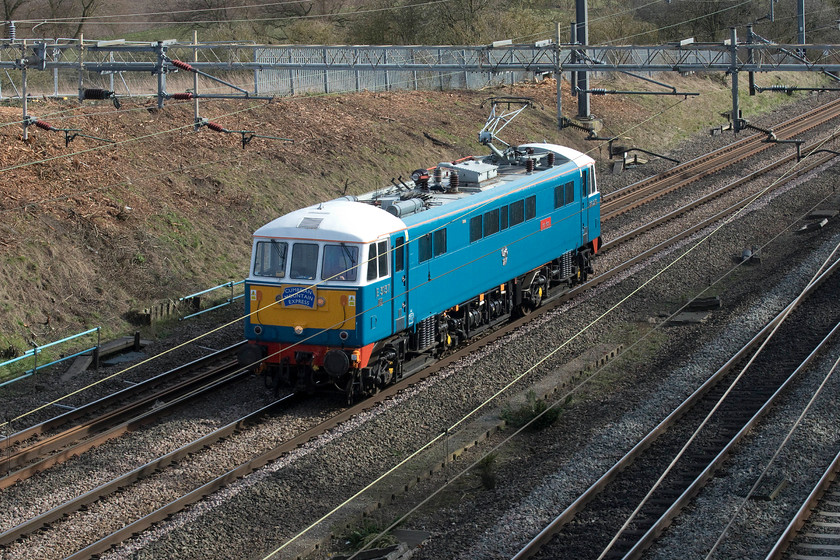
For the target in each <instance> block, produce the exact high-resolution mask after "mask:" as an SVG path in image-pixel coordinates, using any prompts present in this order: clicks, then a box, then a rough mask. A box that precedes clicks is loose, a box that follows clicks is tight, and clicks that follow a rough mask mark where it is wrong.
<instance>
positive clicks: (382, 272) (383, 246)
mask: <svg viewBox="0 0 840 560" xmlns="http://www.w3.org/2000/svg"><path fill="white" fill-rule="evenodd" d="M386 276H388V242H387V241H380V242H379V277H380V278H385V277H386Z"/></svg>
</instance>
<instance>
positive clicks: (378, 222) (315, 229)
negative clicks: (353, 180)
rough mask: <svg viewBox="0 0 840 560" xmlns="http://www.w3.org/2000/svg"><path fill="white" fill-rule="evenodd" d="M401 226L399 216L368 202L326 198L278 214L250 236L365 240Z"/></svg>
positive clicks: (403, 225)
mask: <svg viewBox="0 0 840 560" xmlns="http://www.w3.org/2000/svg"><path fill="white" fill-rule="evenodd" d="M405 228H406V225H405V223H404V222H403V221H402V220H401V219H399V218H397V217H396V216H393V215H391V214H389V213H388V212H385V211H384V210H382V209H380V208H377V207H375V206H371V205H370V204H364V203H362V202H353V201H349V200H330V201H328V202H322V203H319V204H315V205H313V206H309V207H307V208H301V209H300V210H295V211H294V212H291V213H289V214H286V215H285V216H280V217H279V218H277V219H275V220H272V221H271V222H269V223H267V224H266V225H264V226H262V227H261V228H260V229H258V230H257V231H256V232H254V237H268V238H285V239H313V240H317V241H345V242H348V243H368V242H371V241H375V240H376V239H377V238H379V237H380V236H382V235H386V234H389V233H392V232H395V231H399V230H403V229H405Z"/></svg>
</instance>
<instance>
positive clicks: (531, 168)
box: [525, 158, 534, 173]
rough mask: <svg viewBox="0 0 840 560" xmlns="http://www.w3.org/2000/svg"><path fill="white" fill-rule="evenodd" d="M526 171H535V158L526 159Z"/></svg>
mask: <svg viewBox="0 0 840 560" xmlns="http://www.w3.org/2000/svg"><path fill="white" fill-rule="evenodd" d="M525 171H527V172H528V173H532V172H533V171H534V160H533V159H531V158H528V159H526V160H525Z"/></svg>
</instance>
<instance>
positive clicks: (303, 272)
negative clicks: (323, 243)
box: [289, 243, 318, 280]
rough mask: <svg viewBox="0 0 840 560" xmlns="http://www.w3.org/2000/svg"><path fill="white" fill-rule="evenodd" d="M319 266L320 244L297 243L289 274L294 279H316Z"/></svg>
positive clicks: (293, 250) (293, 251)
mask: <svg viewBox="0 0 840 560" xmlns="http://www.w3.org/2000/svg"><path fill="white" fill-rule="evenodd" d="M317 268H318V245H316V244H314V243H295V246H294V247H293V248H292V267H291V272H290V274H289V276H290V277H291V278H292V279H294V280H314V279H315V271H316V270H317Z"/></svg>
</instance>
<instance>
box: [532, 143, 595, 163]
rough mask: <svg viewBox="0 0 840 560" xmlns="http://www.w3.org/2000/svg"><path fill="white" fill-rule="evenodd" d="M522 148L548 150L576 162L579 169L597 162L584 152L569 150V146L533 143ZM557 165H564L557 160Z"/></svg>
mask: <svg viewBox="0 0 840 560" xmlns="http://www.w3.org/2000/svg"><path fill="white" fill-rule="evenodd" d="M519 147H520V148H539V149H543V150H548V151H549V152H554V153H555V154H557V155H558V156H560V157H561V158H563V159H565V160H567V161H571V162H574V164H575V165H577V166H578V167H583V166H585V165H594V164H595V160H594V159H592V158H591V157H589V156H588V155H586V154H584V153H583V152H579V151H577V150H575V149H574V148H569V147H568V146H560V145H559V144H544V143H532V144H521V145H520V146H519ZM555 163H556V164H557V165H559V164H561V163H563V162H562V161H561V160H555Z"/></svg>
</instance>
